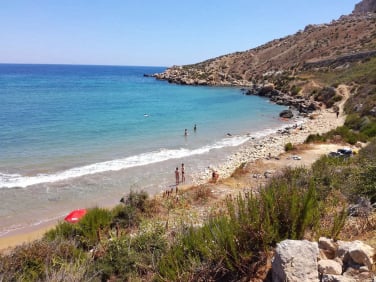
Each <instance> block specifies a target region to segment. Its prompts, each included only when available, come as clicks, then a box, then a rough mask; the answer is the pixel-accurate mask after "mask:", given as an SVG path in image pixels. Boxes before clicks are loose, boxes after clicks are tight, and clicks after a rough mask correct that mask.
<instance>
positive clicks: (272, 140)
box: [0, 86, 349, 251]
mask: <svg viewBox="0 0 376 282" xmlns="http://www.w3.org/2000/svg"><path fill="white" fill-rule="evenodd" d="M339 93H341V94H342V95H343V97H344V99H343V100H342V101H341V102H340V103H339V104H338V106H339V108H340V115H339V116H338V117H337V116H336V113H335V112H334V111H333V109H322V110H319V111H316V112H315V113H313V114H312V115H311V116H310V117H309V118H306V119H304V121H303V123H302V124H300V125H298V126H297V127H296V128H292V127H290V126H289V129H286V130H284V131H283V132H284V133H282V131H279V132H274V133H272V134H270V135H268V136H265V137H262V138H259V139H253V140H251V141H249V142H247V143H245V144H243V145H242V146H240V148H239V150H238V151H237V152H236V153H234V154H233V155H231V156H229V157H228V159H227V161H226V162H224V163H223V164H222V165H220V166H218V167H215V168H214V167H208V168H207V169H206V170H205V171H203V172H202V173H200V174H197V175H193V176H192V177H193V179H194V181H193V182H194V183H193V184H194V185H199V184H204V183H207V182H208V180H210V178H211V173H212V171H213V170H216V171H217V172H218V173H219V175H220V179H221V180H222V179H225V178H227V177H229V176H230V175H231V174H232V173H233V171H234V170H235V169H236V168H237V167H239V166H240V165H241V164H242V163H249V164H251V165H252V164H254V165H253V166H254V168H255V173H258V172H261V171H257V167H258V168H260V169H261V168H262V170H267V169H274V168H276V167H278V168H282V167H285V166H309V165H311V164H312V163H313V162H314V161H315V160H317V159H318V158H319V157H320V156H321V155H323V154H327V153H328V152H330V151H333V150H336V149H337V148H339V147H340V146H341V145H340V144H316V145H310V146H309V147H307V149H306V150H303V151H300V152H299V158H300V159H298V160H297V159H294V158H293V157H292V156H291V154H289V153H285V151H284V146H285V144H286V143H289V142H290V143H292V144H294V145H297V144H301V143H303V142H304V141H305V140H306V138H307V137H308V136H309V135H310V134H316V133H324V132H328V131H330V130H331V129H334V128H336V127H338V126H341V125H343V123H344V121H345V115H344V114H343V105H344V103H345V101H346V99H347V98H348V95H349V92H348V90H347V88H346V86H340V87H339ZM270 156H271V157H272V158H270ZM278 156H279V157H278ZM275 157H278V158H275ZM260 161H261V162H262V165H261V166H260ZM55 224H56V221H55V222H49V223H46V224H44V225H43V226H40V225H39V226H35V227H34V228H32V229H28V230H23V232H21V233H16V234H10V235H8V236H4V237H2V238H0V251H5V250H7V249H9V248H12V247H15V246H17V245H20V244H22V243H28V242H31V241H33V240H36V239H38V238H41V237H42V235H43V234H44V233H45V232H46V230H48V229H50V228H51V227H53V226H54V225H55Z"/></svg>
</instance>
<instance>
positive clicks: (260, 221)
mask: <svg viewBox="0 0 376 282" xmlns="http://www.w3.org/2000/svg"><path fill="white" fill-rule="evenodd" d="M375 155H376V140H374V139H373V140H372V141H370V142H369V144H368V146H366V147H365V148H364V149H362V150H360V151H359V154H357V155H356V156H354V157H352V158H333V157H327V156H323V157H322V158H320V159H319V160H318V161H317V162H315V163H314V165H313V166H312V168H311V169H307V168H295V169H292V168H288V169H285V170H284V172H283V174H281V175H279V176H277V177H274V178H272V179H271V180H270V182H269V183H268V184H267V185H266V186H265V187H263V188H262V189H259V190H258V191H252V192H246V193H241V192H239V194H237V195H236V196H231V197H227V198H226V199H225V200H224V205H221V206H219V209H216V208H214V207H213V210H212V211H211V212H210V214H209V215H208V217H207V218H206V219H205V218H204V219H202V220H201V221H200V222H198V223H197V224H192V223H190V222H187V221H185V220H184V216H182V217H181V218H180V224H179V226H177V227H176V228H174V229H171V228H170V227H169V226H168V217H166V214H168V212H169V211H172V210H174V209H181V208H182V205H186V204H187V203H188V202H191V203H194V201H196V200H197V199H195V197H196V196H195V194H194V193H193V194H192V193H191V191H190V190H187V191H181V194H180V197H181V198H182V199H185V200H182V201H181V202H176V201H175V200H174V199H171V198H164V197H159V198H153V199H149V198H148V196H147V194H146V193H144V192H142V191H141V192H134V191H132V192H131V193H130V194H129V195H128V196H127V197H126V198H125V199H124V201H123V202H124V203H121V204H120V205H118V206H117V207H115V208H114V209H112V210H106V209H101V208H93V209H91V210H89V211H88V213H87V214H86V216H85V217H84V218H83V219H82V220H81V221H79V222H78V223H77V224H71V223H66V222H61V223H59V224H58V225H57V226H56V227H55V228H54V229H52V230H50V231H49V232H47V233H46V234H45V236H44V238H43V239H41V240H38V241H35V242H33V243H31V244H26V245H22V246H19V247H17V248H15V249H14V250H12V251H11V252H10V253H9V254H4V255H2V256H1V257H0V273H1V275H2V279H3V280H4V281H51V280H52V281H68V280H70V281H87V280H91V281H108V280H110V281H145V280H146V281H197V279H198V278H201V279H203V278H205V279H207V280H210V279H212V280H221V279H227V280H228V281H237V280H239V279H241V278H244V277H248V278H252V277H258V276H262V275H261V273H262V272H263V271H265V269H266V266H267V263H268V261H270V257H271V252H272V250H273V247H275V245H276V243H277V242H279V241H281V240H283V239H286V238H290V239H303V238H310V239H317V238H319V237H320V236H327V237H330V238H334V239H338V238H341V239H346V238H350V237H351V236H353V232H354V230H352V231H349V227H346V224H350V223H349V221H348V206H349V205H350V204H353V203H356V201H357V200H358V199H359V198H360V197H364V198H368V199H371V200H372V201H375V200H376V194H375V193H376V187H375V183H376V181H375V180H376V171H375V167H376V158H375ZM242 173H243V174H246V173H247V171H246V170H245V169H244V167H243V168H242V169H239V170H237V173H236V175H234V177H241V175H242ZM195 189H198V191H199V188H197V187H196V188H195ZM200 195H201V196H202V197H205V195H207V194H204V193H203V194H200ZM207 196H208V195H207ZM187 208H188V207H187ZM361 218H364V219H367V220H365V224H364V225H363V226H362V230H359V227H358V228H357V232H363V233H366V232H367V231H370V230H373V229H374V228H376V222H375V221H374V219H373V220H372V217H370V214H365V215H363V216H362V217H361ZM350 230H351V229H350ZM264 276H265V273H264Z"/></svg>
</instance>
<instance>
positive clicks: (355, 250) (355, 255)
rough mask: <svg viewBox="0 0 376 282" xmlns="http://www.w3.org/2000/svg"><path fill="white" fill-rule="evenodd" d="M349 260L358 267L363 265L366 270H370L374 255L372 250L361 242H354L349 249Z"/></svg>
mask: <svg viewBox="0 0 376 282" xmlns="http://www.w3.org/2000/svg"><path fill="white" fill-rule="evenodd" d="M349 254H350V257H351V259H352V260H353V261H354V262H355V263H357V264H360V265H365V266H367V267H368V269H371V268H372V265H373V259H372V257H373V256H374V254H375V250H374V248H372V247H371V246H369V245H366V244H364V243H363V242H361V241H354V242H353V243H352V245H351V246H350V249H349Z"/></svg>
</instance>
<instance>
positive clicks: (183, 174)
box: [181, 163, 185, 183]
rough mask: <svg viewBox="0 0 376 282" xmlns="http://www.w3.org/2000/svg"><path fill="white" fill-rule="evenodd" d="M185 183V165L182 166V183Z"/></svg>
mask: <svg viewBox="0 0 376 282" xmlns="http://www.w3.org/2000/svg"><path fill="white" fill-rule="evenodd" d="M184 182H185V169H184V164H183V163H182V164H181V183H184Z"/></svg>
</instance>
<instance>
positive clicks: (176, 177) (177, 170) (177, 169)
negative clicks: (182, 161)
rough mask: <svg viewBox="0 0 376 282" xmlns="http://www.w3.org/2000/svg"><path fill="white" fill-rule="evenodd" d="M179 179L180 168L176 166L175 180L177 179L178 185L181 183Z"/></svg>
mask: <svg viewBox="0 0 376 282" xmlns="http://www.w3.org/2000/svg"><path fill="white" fill-rule="evenodd" d="M179 179H180V176H179V168H178V167H176V169H175V180H176V186H177V185H179Z"/></svg>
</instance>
